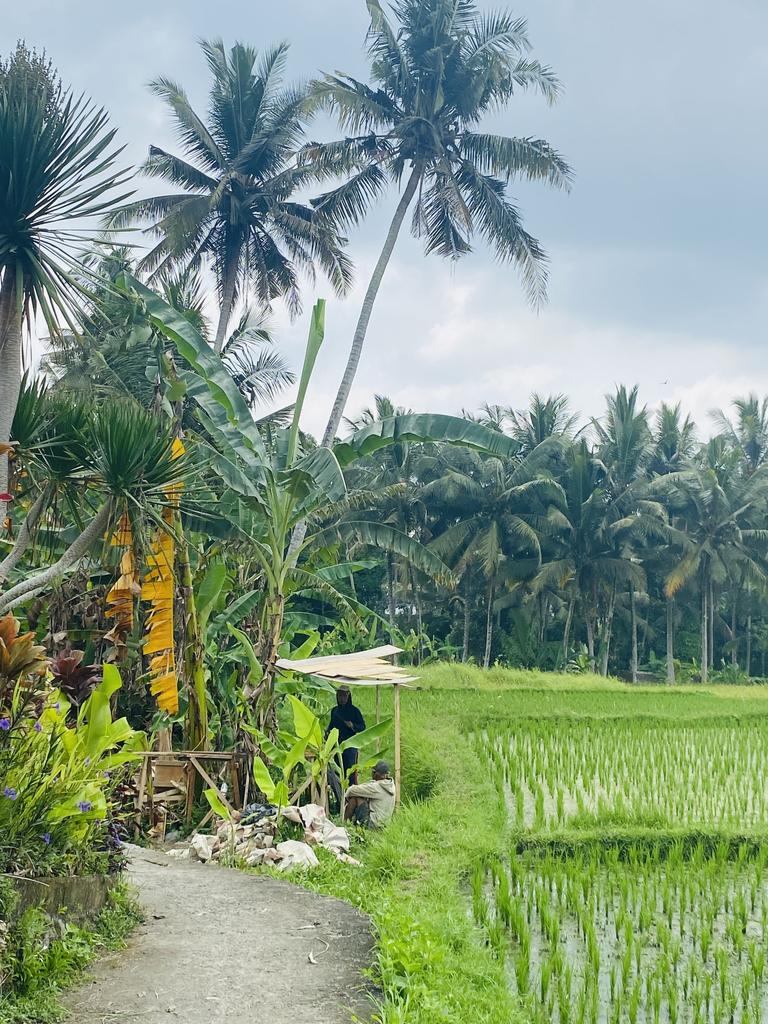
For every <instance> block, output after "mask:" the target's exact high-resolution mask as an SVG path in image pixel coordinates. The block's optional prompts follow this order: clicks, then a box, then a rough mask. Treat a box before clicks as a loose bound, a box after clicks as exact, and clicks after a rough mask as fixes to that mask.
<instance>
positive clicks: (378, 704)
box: [376, 685, 381, 754]
mask: <svg viewBox="0 0 768 1024" xmlns="http://www.w3.org/2000/svg"><path fill="white" fill-rule="evenodd" d="M380 722H381V686H380V685H379V686H377V687H376V725H379V723H380ZM376 753H377V754H380V753H381V740H376Z"/></svg>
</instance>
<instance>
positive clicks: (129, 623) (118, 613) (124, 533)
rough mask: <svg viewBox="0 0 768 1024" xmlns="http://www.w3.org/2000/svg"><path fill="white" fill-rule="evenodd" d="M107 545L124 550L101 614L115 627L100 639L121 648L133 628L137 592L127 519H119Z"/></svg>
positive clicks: (138, 588)
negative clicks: (114, 580)
mask: <svg viewBox="0 0 768 1024" xmlns="http://www.w3.org/2000/svg"><path fill="white" fill-rule="evenodd" d="M111 544H112V546H113V547H124V548H126V550H125V551H124V552H123V555H122V557H121V559H120V575H119V577H118V579H117V581H116V582H115V584H114V586H113V587H112V588H111V590H110V591H109V593H108V594H107V611H106V613H105V614H106V616H107V618H108V619H114V620H115V624H114V626H113V627H112V629H110V631H109V632H108V633H106V634H105V635H104V639H105V640H109V641H110V642H111V643H113V644H116V645H117V646H120V647H122V646H124V645H125V638H126V635H127V634H128V633H130V631H131V630H132V629H133V601H134V598H135V597H136V596H137V595H138V594H139V593H140V592H141V588H140V587H139V584H138V582H137V580H136V563H135V559H134V556H133V533H132V531H131V523H130V520H129V519H128V517H127V516H125V515H124V516H122V518H121V519H120V522H119V523H118V526H117V529H116V530H115V532H114V533H113V534H112V540H111Z"/></svg>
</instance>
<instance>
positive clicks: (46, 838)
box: [43, 832, 51, 846]
mask: <svg viewBox="0 0 768 1024" xmlns="http://www.w3.org/2000/svg"><path fill="white" fill-rule="evenodd" d="M50 841H51V833H50V832H45V833H43V842H44V843H45V845H46V846H48V844H49V843H50Z"/></svg>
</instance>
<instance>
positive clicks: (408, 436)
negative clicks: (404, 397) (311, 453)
mask: <svg viewBox="0 0 768 1024" xmlns="http://www.w3.org/2000/svg"><path fill="white" fill-rule="evenodd" d="M398 441H410V442H417V441H443V442H446V443H448V444H456V445H461V446H462V447H465V448H473V449H475V450H476V451H480V452H483V453H486V454H489V455H500V456H506V457H511V456H513V455H514V454H515V453H516V451H517V447H518V446H517V442H515V441H513V440H512V438H510V437H507V436H506V434H501V433H499V431H497V430H490V429H489V428H488V427H483V426H481V425H480V424H479V423H473V422H471V421H470V420H464V419H461V417H459V416H442V415H437V414H432V413H419V414H416V413H414V414H410V415H408V416H390V417H388V418H387V419H383V420H379V421H378V422H377V423H371V424H369V425H368V426H367V427H364V428H363V429H362V430H357V431H355V433H354V434H352V436H351V437H349V438H347V440H346V441H341V442H340V443H339V444H336V445H334V448H333V451H334V453H335V455H336V458H337V459H338V460H339V464H340V465H341V466H348V465H349V464H350V463H352V462H354V461H355V460H356V459H359V458H361V457H362V456H365V455H370V454H371V453H372V452H375V451H377V450H378V449H379V448H385V447H386V446H387V445H390V444H395V443H396V442H398Z"/></svg>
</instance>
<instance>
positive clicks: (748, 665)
mask: <svg viewBox="0 0 768 1024" xmlns="http://www.w3.org/2000/svg"><path fill="white" fill-rule="evenodd" d="M745 639H746V641H747V650H746V654H745V655H744V668H745V669H746V672H747V675H748V676H751V675H752V616H751V615H748V616H747V635H746V637H745Z"/></svg>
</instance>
